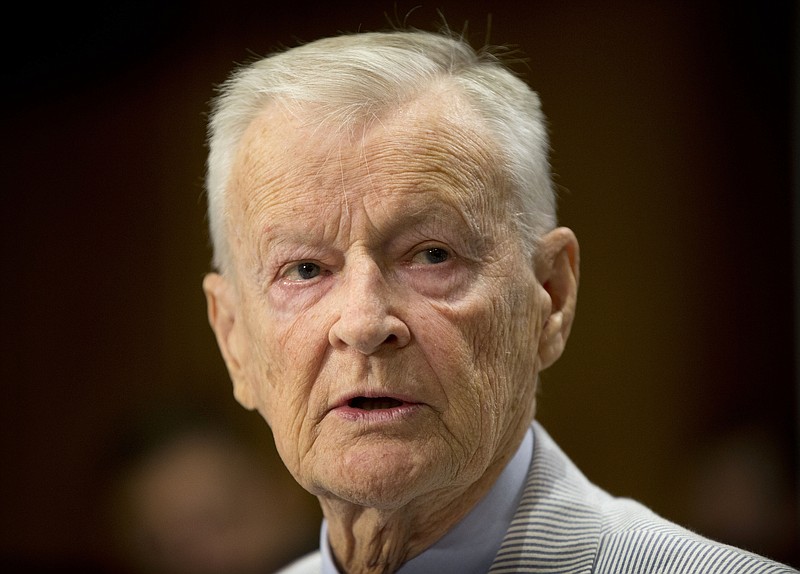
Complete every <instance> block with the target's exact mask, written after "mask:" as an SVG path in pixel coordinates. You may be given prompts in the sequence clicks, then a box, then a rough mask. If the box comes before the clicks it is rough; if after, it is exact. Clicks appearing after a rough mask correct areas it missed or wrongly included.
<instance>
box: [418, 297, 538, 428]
mask: <svg viewBox="0 0 800 574" xmlns="http://www.w3.org/2000/svg"><path fill="white" fill-rule="evenodd" d="M521 289H523V287H517V288H503V286H502V285H501V286H492V287H490V288H489V289H487V291H486V292H482V293H480V294H475V295H474V296H472V297H469V298H466V299H464V300H462V301H460V302H459V303H458V304H457V305H449V306H440V307H437V308H436V312H435V313H433V315H434V316H435V317H436V320H432V319H431V318H430V317H427V318H426V321H425V322H424V323H423V325H424V329H423V330H422V333H423V334H424V335H423V336H424V337H426V338H427V344H425V345H424V346H423V348H424V349H426V352H427V354H428V356H429V360H430V362H431V364H432V366H433V368H435V369H437V370H438V371H439V378H440V379H441V380H443V381H445V382H447V381H460V384H459V385H458V386H457V388H453V387H450V389H449V399H450V402H451V404H452V405H455V406H456V410H457V412H459V413H461V415H460V416H479V417H480V418H481V422H480V423H478V422H477V421H475V424H481V425H483V426H484V427H494V428H495V430H501V429H502V428H504V427H505V426H506V425H507V424H510V423H509V421H510V420H512V419H514V420H515V419H516V418H517V417H519V416H523V414H524V413H525V412H527V409H526V408H525V407H526V406H527V405H529V404H532V402H533V391H534V387H535V381H536V349H537V339H536V334H537V332H538V330H537V314H536V309H537V308H538V307H537V305H536V300H535V297H534V296H532V295H530V296H529V295H527V294H526V293H525V292H524V291H522V290H521ZM520 407H523V408H520ZM504 421H505V422H504ZM484 430H486V429H484Z"/></svg>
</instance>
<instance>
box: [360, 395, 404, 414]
mask: <svg viewBox="0 0 800 574" xmlns="http://www.w3.org/2000/svg"><path fill="white" fill-rule="evenodd" d="M402 405H403V401H399V400H397V399H394V398H392V397H353V398H352V399H350V400H349V401H347V406H348V407H350V408H353V409H359V410H362V411H377V410H382V409H393V408H396V407H399V406H402Z"/></svg>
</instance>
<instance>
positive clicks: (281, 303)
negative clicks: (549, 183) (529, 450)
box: [226, 96, 549, 508]
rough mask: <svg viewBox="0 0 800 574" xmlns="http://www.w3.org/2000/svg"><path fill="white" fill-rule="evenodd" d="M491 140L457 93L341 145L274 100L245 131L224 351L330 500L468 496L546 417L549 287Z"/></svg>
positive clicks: (290, 453) (298, 468) (385, 501)
mask: <svg viewBox="0 0 800 574" xmlns="http://www.w3.org/2000/svg"><path fill="white" fill-rule="evenodd" d="M443 100H444V101H446V105H445V104H443V103H441V102H442V101H443ZM437 102H438V103H437ZM308 117H310V115H309V116H308ZM483 133H485V130H484V129H483V127H482V126H481V125H480V122H479V121H478V119H477V118H476V117H475V116H474V115H473V114H472V113H471V112H470V111H469V109H468V108H466V106H464V105H461V104H459V103H458V101H454V100H453V98H452V97H450V98H449V99H447V98H445V97H444V96H443V97H441V98H438V99H434V102H433V103H432V102H431V100H426V101H425V102H421V101H419V102H415V103H413V104H411V105H409V106H407V107H405V108H404V109H402V110H400V111H399V112H397V113H395V114H392V115H391V116H389V117H385V118H381V119H380V120H376V121H375V122H373V123H372V124H370V125H367V126H364V127H363V130H359V131H358V133H353V134H349V135H345V136H344V137H340V136H338V135H337V136H334V135H332V134H331V133H330V132H327V131H326V130H325V129H324V128H319V127H318V126H317V127H316V128H315V127H312V126H311V124H310V123H309V124H307V123H305V119H304V118H303V117H302V115H301V116H296V115H290V114H288V113H284V112H282V111H281V110H279V109H277V108H271V109H269V110H267V111H266V112H265V113H264V114H263V115H261V116H260V117H259V118H257V119H256V120H255V121H254V122H253V123H252V125H251V126H250V127H249V129H248V131H247V133H246V135H245V137H244V139H243V143H242V146H241V148H240V153H239V154H238V156H237V161H236V163H235V166H234V176H233V185H232V187H231V193H230V196H229V201H230V204H229V205H230V210H231V211H230V218H231V219H230V227H229V228H230V229H231V230H232V231H231V235H230V237H229V240H230V244H231V250H232V252H233V261H232V270H233V271H232V273H231V276H230V277H228V278H227V281H228V285H229V286H230V292H231V294H230V300H231V304H230V307H231V309H232V310H231V317H232V323H231V328H230V336H229V337H227V341H228V342H227V343H226V347H228V348H229V351H228V352H227V356H226V359H227V360H228V365H229V367H230V368H231V374H232V378H233V380H234V385H235V388H236V394H237V398H238V399H239V400H240V402H242V403H243V404H244V405H245V406H247V407H249V408H256V409H258V411H259V412H260V413H261V414H262V415H263V416H264V418H265V419H266V420H267V422H268V423H269V425H270V426H271V428H272V431H273V434H274V437H275V441H276V445H277V447H278V450H279V452H280V454H281V456H282V458H283V460H284V462H285V463H286V465H287V467H288V468H289V470H290V471H291V472H292V474H293V475H294V476H295V478H296V479H297V480H298V481H299V482H300V483H301V484H302V485H303V486H304V487H305V488H306V489H308V490H309V491H310V492H312V493H314V494H316V495H320V496H323V497H325V496H333V497H335V498H341V499H345V500H348V501H351V502H355V503H358V504H362V505H366V506H373V507H379V508H393V507H398V506H401V505H404V504H407V503H409V502H410V501H412V500H414V499H418V500H421V499H420V498H419V497H424V496H425V495H431V494H435V493H437V492H442V489H447V491H448V492H457V491H458V490H459V489H464V488H466V487H468V486H469V485H470V484H472V483H473V482H475V481H476V480H477V479H478V478H480V477H481V476H482V475H483V474H484V473H485V472H486V470H487V469H488V468H490V467H493V466H498V465H502V464H504V463H505V461H506V460H507V458H508V457H509V456H510V455H512V454H513V451H514V449H515V447H516V445H517V444H518V441H519V439H520V438H521V436H522V434H523V433H524V432H525V429H526V427H527V426H528V424H529V423H530V421H531V418H532V416H533V405H534V387H535V381H536V374H537V370H538V365H537V347H538V337H539V333H540V331H541V325H542V323H543V322H544V320H545V318H546V316H547V313H548V312H549V298H548V297H547V295H546V293H545V292H544V290H543V289H542V287H541V286H540V285H539V284H538V282H537V280H536V277H535V275H534V265H533V262H532V261H531V260H530V258H529V257H528V256H526V255H525V254H524V250H523V249H522V245H521V242H520V240H519V236H518V234H517V231H516V229H515V227H514V226H513V225H512V224H511V223H510V219H509V215H508V207H507V203H508V198H507V195H506V194H507V191H506V190H505V189H504V187H505V184H504V180H503V178H502V176H501V175H500V174H499V173H497V171H496V170H495V167H494V166H495V163H496V162H495V161H494V159H493V155H494V154H495V153H497V152H496V150H495V148H494V147H493V146H492V144H491V143H490V142H489V140H488V139H487V138H486V137H485V136H483V135H482V134H483ZM231 357H232V359H231Z"/></svg>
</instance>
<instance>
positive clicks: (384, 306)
mask: <svg viewBox="0 0 800 574" xmlns="http://www.w3.org/2000/svg"><path fill="white" fill-rule="evenodd" d="M338 290H339V293H338V294H337V295H338V299H339V300H338V309H339V316H338V318H337V320H336V321H335V322H334V324H333V325H332V326H331V329H330V332H329V334H328V340H329V341H330V344H331V346H333V347H334V348H335V349H340V350H341V349H346V348H352V349H355V350H357V351H358V352H360V353H362V354H364V355H371V354H373V353H375V352H377V351H379V350H381V349H385V348H401V347H405V346H406V345H407V344H408V343H409V341H410V340H411V332H410V331H409V329H408V325H406V323H405V322H404V321H403V320H402V319H400V318H399V317H398V316H397V315H396V314H395V311H394V310H393V309H392V306H391V301H390V290H389V287H388V286H387V284H386V281H385V278H384V276H383V273H382V272H381V270H380V268H379V267H378V266H377V265H376V264H375V263H374V262H371V261H370V262H365V263H360V264H359V266H358V268H353V269H350V270H348V272H346V273H345V280H344V281H343V282H342V283H341V284H340V285H339V289H338Z"/></svg>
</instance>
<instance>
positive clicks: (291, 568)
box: [277, 551, 322, 574]
mask: <svg viewBox="0 0 800 574" xmlns="http://www.w3.org/2000/svg"><path fill="white" fill-rule="evenodd" d="M320 572H322V554H320V552H319V551H316V552H311V553H310V554H306V555H305V556H303V557H301V558H298V559H297V560H295V561H294V562H292V563H291V564H288V565H286V566H284V567H283V568H282V569H281V570H279V571H278V572H277V574H320Z"/></svg>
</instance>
